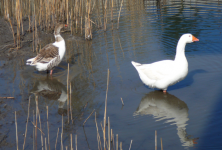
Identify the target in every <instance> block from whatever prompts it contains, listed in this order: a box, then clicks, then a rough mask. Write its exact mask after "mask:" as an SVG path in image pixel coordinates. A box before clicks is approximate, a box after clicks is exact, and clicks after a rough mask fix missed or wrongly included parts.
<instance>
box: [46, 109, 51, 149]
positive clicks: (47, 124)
mask: <svg viewBox="0 0 222 150" xmlns="http://www.w3.org/2000/svg"><path fill="white" fill-rule="evenodd" d="M46 110H47V128H48V145H49V150H50V141H49V107H48V106H46Z"/></svg>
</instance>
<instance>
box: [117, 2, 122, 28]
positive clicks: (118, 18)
mask: <svg viewBox="0 0 222 150" xmlns="http://www.w3.org/2000/svg"><path fill="white" fill-rule="evenodd" d="M122 6H123V0H122V2H121V6H120V10H119V16H118V23H117V29H119V18H120V12H121V10H122Z"/></svg>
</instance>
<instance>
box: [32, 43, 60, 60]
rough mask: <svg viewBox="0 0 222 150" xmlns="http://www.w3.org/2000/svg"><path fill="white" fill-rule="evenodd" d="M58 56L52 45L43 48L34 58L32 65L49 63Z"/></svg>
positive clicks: (55, 48)
mask: <svg viewBox="0 0 222 150" xmlns="http://www.w3.org/2000/svg"><path fill="white" fill-rule="evenodd" d="M58 56H59V48H58V47H56V46H54V45H53V44H52V43H50V44H47V45H46V46H45V47H43V48H42V49H41V50H40V52H39V54H38V55H37V56H36V57H35V59H34V60H33V63H32V64H36V63H49V62H50V61H51V60H53V59H55V58H57V57H58Z"/></svg>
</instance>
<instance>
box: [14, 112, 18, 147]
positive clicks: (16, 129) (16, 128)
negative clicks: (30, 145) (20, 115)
mask: <svg viewBox="0 0 222 150" xmlns="http://www.w3.org/2000/svg"><path fill="white" fill-rule="evenodd" d="M15 131H16V146H17V150H18V127H17V118H16V111H15Z"/></svg>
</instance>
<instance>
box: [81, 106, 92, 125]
mask: <svg viewBox="0 0 222 150" xmlns="http://www.w3.org/2000/svg"><path fill="white" fill-rule="evenodd" d="M94 111H95V109H93V111H92V112H91V114H90V115H89V116H88V118H86V120H85V121H84V123H83V125H82V126H84V125H85V123H86V121H87V120H88V119H89V117H90V116H91V115H92V114H93V112H94Z"/></svg>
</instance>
